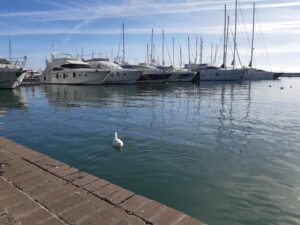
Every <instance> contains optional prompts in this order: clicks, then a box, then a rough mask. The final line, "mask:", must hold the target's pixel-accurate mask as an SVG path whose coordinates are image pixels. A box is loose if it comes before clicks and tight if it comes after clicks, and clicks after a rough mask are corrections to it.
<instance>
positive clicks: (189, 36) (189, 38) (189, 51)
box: [188, 36, 191, 64]
mask: <svg viewBox="0 0 300 225" xmlns="http://www.w3.org/2000/svg"><path fill="white" fill-rule="evenodd" d="M190 51H191V49H190V36H188V54H189V64H191V53H190Z"/></svg>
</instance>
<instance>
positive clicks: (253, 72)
mask: <svg viewBox="0 0 300 225" xmlns="http://www.w3.org/2000/svg"><path fill="white" fill-rule="evenodd" d="M278 77H279V76H277V75H276V74H275V73H273V72H269V71H265V70H260V69H256V68H247V69H245V72H244V75H243V79H244V80H272V79H277V78H278Z"/></svg>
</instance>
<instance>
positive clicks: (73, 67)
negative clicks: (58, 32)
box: [41, 53, 111, 85]
mask: <svg viewBox="0 0 300 225" xmlns="http://www.w3.org/2000/svg"><path fill="white" fill-rule="evenodd" d="M110 72H111V71H110V70H107V69H105V70H104V69H92V68H91V66H90V65H89V64H88V63H87V62H84V61H82V60H81V59H79V58H75V57H73V56H72V55H69V54H65V53H51V61H47V60H46V68H45V70H44V71H43V74H42V77H41V83H44V84H94V85H97V84H103V83H104V81H105V80H106V78H107V76H108V74H109V73H110Z"/></svg>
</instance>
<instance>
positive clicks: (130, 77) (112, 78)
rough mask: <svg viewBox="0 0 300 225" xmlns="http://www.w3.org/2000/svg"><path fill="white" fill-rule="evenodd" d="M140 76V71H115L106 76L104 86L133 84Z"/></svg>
mask: <svg viewBox="0 0 300 225" xmlns="http://www.w3.org/2000/svg"><path fill="white" fill-rule="evenodd" d="M141 75H142V71H140V70H126V69H124V70H115V71H112V72H111V73H110V74H109V75H108V76H107V78H106V80H105V82H104V84H135V83H136V82H137V80H138V79H139V78H140V77H141Z"/></svg>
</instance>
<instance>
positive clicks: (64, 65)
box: [61, 63, 91, 69]
mask: <svg viewBox="0 0 300 225" xmlns="http://www.w3.org/2000/svg"><path fill="white" fill-rule="evenodd" d="M61 67H62V68H67V69H89V68H91V67H90V65H86V64H73V63H69V64H63V65H61Z"/></svg>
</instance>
